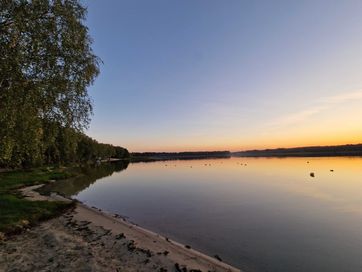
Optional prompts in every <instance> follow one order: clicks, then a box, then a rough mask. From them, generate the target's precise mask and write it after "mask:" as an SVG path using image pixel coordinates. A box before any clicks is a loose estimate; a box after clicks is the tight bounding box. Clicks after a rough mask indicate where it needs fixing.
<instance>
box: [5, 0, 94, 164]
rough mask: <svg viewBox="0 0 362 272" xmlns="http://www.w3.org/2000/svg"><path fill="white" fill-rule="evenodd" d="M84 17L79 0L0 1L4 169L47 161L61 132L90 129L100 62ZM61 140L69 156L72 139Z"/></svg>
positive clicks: (64, 151) (68, 134) (70, 134)
mask: <svg viewBox="0 0 362 272" xmlns="http://www.w3.org/2000/svg"><path fill="white" fill-rule="evenodd" d="M85 14H86V9H85V8H84V7H83V6H82V5H81V4H80V3H79V1H78V0H33V1H27V0H2V1H1V2H0V165H21V164H24V163H25V164H27V163H30V164H31V163H34V162H36V161H39V160H43V159H44V158H43V156H45V155H46V152H48V153H49V149H52V148H54V140H55V138H56V135H58V134H59V128H61V129H75V130H76V131H82V130H83V129H84V128H86V127H87V126H88V124H89V120H90V119H89V117H90V115H91V113H92V103H91V99H90V97H89V95H88V93H87V87H88V86H89V85H90V84H92V83H93V81H94V79H95V77H96V76H97V75H98V73H99V62H100V60H99V59H98V58H97V57H96V56H95V55H94V54H93V51H92V49H91V39H90V37H89V35H88V29H87V27H86V26H85V25H84V22H83V21H84V19H85ZM54 124H56V125H54ZM62 131H63V130H62ZM63 132H64V131H63ZM62 136H64V137H68V136H69V137H71V138H69V139H62V140H63V141H66V142H67V143H68V145H67V146H69V148H70V149H71V150H63V153H64V154H71V152H72V150H75V147H74V144H71V143H70V142H71V141H74V139H73V138H74V137H73V136H74V135H73V134H72V133H63V135H62ZM72 137H73V138H72ZM57 152H60V150H57ZM47 156H49V154H47Z"/></svg>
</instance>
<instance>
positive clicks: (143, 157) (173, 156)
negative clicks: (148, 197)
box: [131, 151, 231, 161]
mask: <svg viewBox="0 0 362 272" xmlns="http://www.w3.org/2000/svg"><path fill="white" fill-rule="evenodd" d="M230 156H231V153H230V151H200V152H144V153H132V154H131V159H132V161H152V160H190V159H206V158H229V157H230Z"/></svg>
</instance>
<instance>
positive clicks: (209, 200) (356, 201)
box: [53, 157, 362, 272]
mask: <svg viewBox="0 0 362 272" xmlns="http://www.w3.org/2000/svg"><path fill="white" fill-rule="evenodd" d="M332 170H333V171H332ZM86 171H87V176H85V177H81V178H75V179H71V180H68V181H60V182H57V183H56V185H55V186H54V188H53V189H54V190H57V191H60V192H62V193H64V194H67V195H69V196H72V197H74V198H76V199H78V200H80V201H82V202H84V203H86V204H88V205H89V206H96V207H98V208H101V209H102V210H105V211H108V212H112V213H118V214H120V215H123V216H127V217H128V220H129V221H131V222H134V223H136V224H139V225H140V226H143V227H145V228H148V229H150V230H152V231H155V232H158V233H161V234H162V235H164V236H167V237H170V238H171V239H174V240H176V241H179V242H181V243H184V244H188V245H190V246H192V247H193V248H195V249H198V250H200V251H202V252H204V253H207V254H209V255H212V256H213V255H215V254H218V255H219V256H220V257H221V258H222V259H223V260H224V261H226V262H227V263H230V264H232V265H234V266H236V267H239V268H241V269H242V270H244V271H246V272H248V271H257V272H258V271H278V272H280V271H288V272H289V271H309V272H310V271H318V272H320V271H329V272H331V271H338V272H340V271H358V272H360V271H362V158H347V157H330V158H230V159H210V160H185V161H162V162H150V163H132V164H129V165H128V164H126V163H123V164H104V165H102V166H100V167H99V168H95V169H88V170H86ZM311 172H314V174H315V176H314V177H311V176H310V173H311Z"/></svg>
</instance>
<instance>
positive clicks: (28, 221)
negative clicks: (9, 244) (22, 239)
mask: <svg viewBox="0 0 362 272" xmlns="http://www.w3.org/2000/svg"><path fill="white" fill-rule="evenodd" d="M73 175H75V172H74V170H70V169H66V168H64V169H60V168H52V167H47V168H38V169H32V170H24V171H12V172H5V173H0V232H3V233H5V234H9V233H15V232H18V231H21V230H22V229H23V228H24V227H26V226H31V225H34V224H36V223H38V222H39V221H41V220H45V219H48V218H51V217H54V216H56V215H58V214H60V213H62V212H63V211H64V210H65V209H67V208H69V207H70V205H72V204H67V203H63V202H48V201H29V200H27V199H25V198H23V197H22V196H21V195H20V193H19V192H18V189H19V188H22V187H25V186H31V185H37V184H44V183H47V182H49V181H50V180H59V179H65V178H68V177H71V176H73Z"/></svg>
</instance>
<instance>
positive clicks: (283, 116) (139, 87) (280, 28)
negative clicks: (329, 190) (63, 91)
mask: <svg viewBox="0 0 362 272" xmlns="http://www.w3.org/2000/svg"><path fill="white" fill-rule="evenodd" d="M84 3H85V5H86V6H87V7H88V17H87V21H86V25H87V26H88V27H89V31H90V35H91V37H92V38H93V40H94V43H93V49H94V52H95V53H96V54H97V55H98V56H99V57H100V58H101V59H102V60H103V62H104V63H103V65H102V66H101V74H100V76H99V77H98V78H97V79H96V82H95V84H94V86H92V87H91V88H90V94H91V96H92V97H93V101H94V116H93V118H92V123H91V127H90V129H89V131H87V133H88V134H89V135H90V136H92V137H94V138H96V139H97V140H99V141H101V142H108V143H112V144H116V145H122V146H125V147H127V148H128V149H129V150H131V151H179V150H213V149H229V150H243V149H248V148H264V147H277V146H301V145H315V144H340V143H352V142H362V118H360V117H359V116H362V76H361V71H362V50H361V49H362V16H361V11H362V1H242V0H240V1H231V0H228V1H221V0H220V1H201V0H199V1H198V0H189V1H171V0H168V1H146V0H145V1H138V0H135V1H110V0H107V1H85V2H84Z"/></svg>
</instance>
